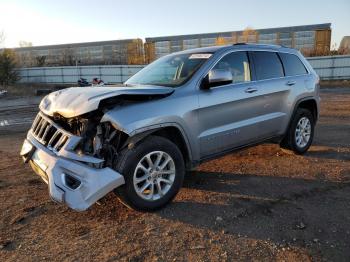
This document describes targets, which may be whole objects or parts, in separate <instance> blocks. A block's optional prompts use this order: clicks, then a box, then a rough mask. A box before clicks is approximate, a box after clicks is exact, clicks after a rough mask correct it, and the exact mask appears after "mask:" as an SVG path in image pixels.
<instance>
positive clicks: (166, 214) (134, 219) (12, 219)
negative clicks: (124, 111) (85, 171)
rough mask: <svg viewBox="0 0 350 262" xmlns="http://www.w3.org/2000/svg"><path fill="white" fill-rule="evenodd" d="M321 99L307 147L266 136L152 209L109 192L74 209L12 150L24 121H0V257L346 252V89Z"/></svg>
mask: <svg viewBox="0 0 350 262" xmlns="http://www.w3.org/2000/svg"><path fill="white" fill-rule="evenodd" d="M0 102H1V101H0ZM321 106H322V110H321V118H320V121H319V122H318V125H317V128H316V137H315V140H314V143H313V146H312V148H311V149H310V151H309V152H308V153H307V154H306V155H304V156H295V155H290V154H288V153H285V152H283V151H282V150H280V148H279V147H278V146H276V145H272V144H265V145H260V146H257V147H254V148H250V149H246V150H244V151H240V152H238V153H233V154H230V155H228V156H226V157H223V158H220V159H217V160H213V161H211V162H208V163H205V164H203V165H201V166H200V167H199V168H198V169H197V171H195V172H191V173H188V175H187V178H186V180H185V183H184V187H183V189H182V190H181V191H180V193H179V194H178V196H177V197H176V199H175V200H174V201H173V202H172V203H171V204H170V205H168V206H167V207H166V208H164V209H162V210H160V211H157V212H154V213H141V212H136V211H133V210H130V209H127V208H126V207H124V206H123V205H122V204H120V203H119V202H118V200H117V199H116V198H115V196H114V195H113V194H109V195H108V196H106V197H105V198H103V199H102V200H101V201H100V202H99V204H95V205H94V206H92V207H91V208H90V209H89V210H88V211H85V212H82V213H78V212H75V211H73V210H70V209H68V208H67V207H65V206H63V205H59V204H56V203H54V202H52V201H51V200H50V198H49V196H48V190H47V186H46V185H45V184H44V183H43V182H42V181H41V180H40V178H39V177H38V176H36V175H34V173H33V172H32V171H31V169H30V167H29V166H27V165H24V164H23V163H22V160H21V159H20V157H19V156H18V152H19V149H20V146H21V143H22V141H23V138H24V137H25V133H24V129H26V128H28V127H26V128H22V129H21V127H22V125H20V126H18V125H17V126H16V128H15V129H13V128H10V127H7V128H6V127H4V128H3V129H1V128H0V159H1V162H0V199H1V202H0V222H1V223H0V261H38V260H48V261H93V260H98V261H117V260H120V261H349V260H350V88H346V87H343V88H329V89H327V88H325V89H322V104H321ZM21 110H22V111H19V112H18V116H19V118H21V114H24V115H26V117H28V112H32V111H33V114H34V111H35V110H33V109H32V108H29V109H28V110H25V109H21ZM6 114H7V113H4V114H3V115H1V110H0V116H1V117H5V116H6ZM1 130H2V131H1Z"/></svg>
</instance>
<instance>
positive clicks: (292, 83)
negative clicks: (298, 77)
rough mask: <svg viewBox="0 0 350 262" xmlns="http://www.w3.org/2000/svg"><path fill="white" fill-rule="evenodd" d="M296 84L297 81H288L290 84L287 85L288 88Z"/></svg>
mask: <svg viewBox="0 0 350 262" xmlns="http://www.w3.org/2000/svg"><path fill="white" fill-rule="evenodd" d="M295 84H296V82H295V81H288V82H287V83H286V85H287V86H294V85H295Z"/></svg>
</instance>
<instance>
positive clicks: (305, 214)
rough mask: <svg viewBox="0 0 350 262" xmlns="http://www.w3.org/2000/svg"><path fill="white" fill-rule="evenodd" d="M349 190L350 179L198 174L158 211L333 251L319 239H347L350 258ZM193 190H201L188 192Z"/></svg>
mask: <svg viewBox="0 0 350 262" xmlns="http://www.w3.org/2000/svg"><path fill="white" fill-rule="evenodd" d="M349 188H350V183H338V182H330V181H320V180H306V179H296V178H286V177H272V176H256V175H249V174H231V173H211V172H193V174H190V175H188V176H187V179H186V181H185V183H184V189H183V191H182V192H181V193H180V194H179V196H178V197H177V198H176V200H175V201H173V203H172V204H170V206H169V208H165V209H163V210H160V211H159V212H158V213H157V214H158V215H159V216H160V217H162V218H165V219H168V220H171V221H176V222H182V223H186V224H189V225H191V226H193V227H196V228H203V229H209V230H211V231H214V232H219V233H222V234H229V235H233V236H234V237H240V236H241V237H245V238H250V239H251V238H252V239H256V240H264V241H272V242H273V243H274V244H276V245H282V246H291V247H292V246H298V247H308V248H311V250H314V251H315V252H321V253H323V252H325V253H327V254H330V253H329V252H331V251H332V248H331V246H330V245H328V246H327V245H324V246H322V250H320V245H319V244H315V243H314V242H315V239H317V241H319V242H323V243H326V242H327V243H335V242H337V243H338V242H339V241H345V242H342V243H346V244H345V245H344V246H342V247H339V248H338V250H337V252H338V253H337V254H336V256H339V258H341V256H343V255H344V254H346V255H347V256H350V236H349V235H347V234H345V232H346V231H347V230H349V229H348V224H349V223H350V217H349V215H347V218H345V219H344V216H346V215H345V214H344V207H345V206H347V205H348V204H347V203H348V201H349V200H350V192H349ZM189 190H191V192H192V191H196V192H197V193H194V194H193V193H192V194H186V193H187V192H189ZM321 218H322V219H321ZM333 226H334V227H336V232H335V233H334V230H333ZM313 245H314V246H313ZM332 259H335V258H334V257H333V258H332Z"/></svg>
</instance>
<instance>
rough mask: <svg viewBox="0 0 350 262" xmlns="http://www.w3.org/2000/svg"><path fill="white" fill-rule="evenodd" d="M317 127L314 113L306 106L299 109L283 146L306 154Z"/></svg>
mask: <svg viewBox="0 0 350 262" xmlns="http://www.w3.org/2000/svg"><path fill="white" fill-rule="evenodd" d="M314 129H315V120H314V117H313V115H312V113H311V112H310V111H309V110H307V109H304V108H299V109H297V111H296V113H295V115H294V117H293V119H292V122H291V125H290V128H289V130H288V131H287V134H286V136H285V138H284V139H283V141H282V143H281V147H282V148H285V149H288V150H292V151H293V152H294V153H296V154H304V153H305V152H306V151H307V150H308V149H309V148H310V146H311V143H312V140H313V137H314Z"/></svg>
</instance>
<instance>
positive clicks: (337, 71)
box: [307, 55, 350, 80]
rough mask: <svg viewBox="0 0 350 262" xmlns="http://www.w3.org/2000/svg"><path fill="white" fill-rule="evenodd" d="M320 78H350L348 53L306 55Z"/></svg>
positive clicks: (349, 56) (349, 57)
mask: <svg viewBox="0 0 350 262" xmlns="http://www.w3.org/2000/svg"><path fill="white" fill-rule="evenodd" d="M307 60H308V61H309V63H310V64H311V66H312V67H313V68H314V70H315V71H316V73H317V74H318V75H319V76H320V78H321V80H345V79H347V80H350V55H337V56H317V57H308V58H307Z"/></svg>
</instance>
